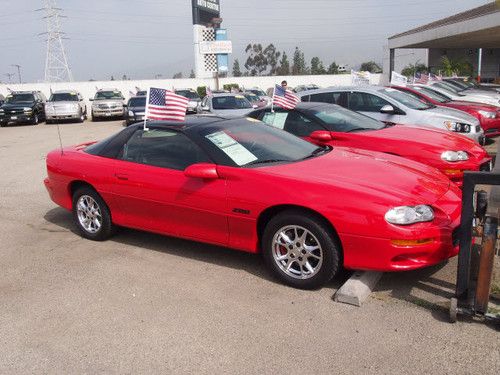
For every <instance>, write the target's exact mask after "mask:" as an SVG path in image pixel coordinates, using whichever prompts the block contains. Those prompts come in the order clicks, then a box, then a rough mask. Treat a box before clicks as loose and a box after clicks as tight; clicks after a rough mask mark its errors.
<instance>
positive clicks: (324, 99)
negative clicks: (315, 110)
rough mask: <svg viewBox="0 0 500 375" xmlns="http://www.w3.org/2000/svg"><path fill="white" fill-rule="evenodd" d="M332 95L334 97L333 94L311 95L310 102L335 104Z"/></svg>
mask: <svg viewBox="0 0 500 375" xmlns="http://www.w3.org/2000/svg"><path fill="white" fill-rule="evenodd" d="M333 95H334V93H333V92H322V93H319V94H313V95H311V102H320V103H330V104H335V98H334V96H333Z"/></svg>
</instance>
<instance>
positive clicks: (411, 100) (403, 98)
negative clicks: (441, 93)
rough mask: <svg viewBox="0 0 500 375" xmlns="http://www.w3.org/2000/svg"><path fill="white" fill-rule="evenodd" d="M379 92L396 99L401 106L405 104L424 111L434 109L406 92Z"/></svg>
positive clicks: (393, 90) (387, 90)
mask: <svg viewBox="0 0 500 375" xmlns="http://www.w3.org/2000/svg"><path fill="white" fill-rule="evenodd" d="M379 92H380V93H382V94H385V95H387V96H388V97H390V98H392V99H394V100H395V101H397V102H399V103H401V104H403V105H405V106H407V107H408V108H411V109H416V110H419V111H423V110H426V109H430V108H433V106H432V105H429V104H427V103H425V102H423V101H421V100H419V99H417V98H415V97H413V96H411V95H408V94H407V93H405V92H401V91H399V90H395V89H390V88H387V89H382V90H379Z"/></svg>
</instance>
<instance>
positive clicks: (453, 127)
mask: <svg viewBox="0 0 500 375" xmlns="http://www.w3.org/2000/svg"><path fill="white" fill-rule="evenodd" d="M444 126H446V129H448V130H450V131H452V132H457V133H470V129H471V128H470V125H469V124H461V123H459V122H453V121H445V122H444Z"/></svg>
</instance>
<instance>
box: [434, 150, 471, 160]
mask: <svg viewBox="0 0 500 375" xmlns="http://www.w3.org/2000/svg"><path fill="white" fill-rule="evenodd" d="M441 159H443V160H444V161H464V160H469V155H468V154H467V152H465V151H445V152H443V153H442V154H441Z"/></svg>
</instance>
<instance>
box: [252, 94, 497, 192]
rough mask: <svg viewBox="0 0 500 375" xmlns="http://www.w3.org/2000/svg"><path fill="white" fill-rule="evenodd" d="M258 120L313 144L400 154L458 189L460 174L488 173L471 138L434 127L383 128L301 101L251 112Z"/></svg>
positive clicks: (483, 153)
mask: <svg viewBox="0 0 500 375" xmlns="http://www.w3.org/2000/svg"><path fill="white" fill-rule="evenodd" d="M248 116H250V117H253V118H255V119H259V120H262V121H263V122H265V123H267V124H268V125H272V126H274V127H278V128H281V129H284V130H286V131H288V132H289V133H292V134H294V135H296V136H298V137H302V138H304V139H306V140H308V141H310V142H312V143H315V144H317V145H330V146H344V147H354V148H360V149H365V150H372V151H378V152H383V153H386V154H392V155H398V156H401V157H405V158H408V159H412V160H415V161H418V162H420V163H424V164H427V165H430V166H432V167H434V168H437V169H439V170H440V171H441V172H443V173H444V174H446V175H447V176H448V177H449V178H450V179H451V180H452V181H453V182H455V183H456V184H457V185H459V186H462V182H463V172H464V171H478V170H484V171H489V170H491V157H489V156H488V153H487V152H486V151H485V149H484V148H482V147H481V146H479V145H478V144H477V143H476V142H474V141H473V140H471V139H469V138H467V137H464V136H462V135H459V134H454V133H451V132H447V131H441V130H439V129H435V128H424V127H412V126H408V125H387V124H384V123H382V122H380V121H378V120H375V119H372V118H371V117H367V116H365V115H362V114H360V113H357V112H353V111H350V110H348V109H345V108H343V107H340V106H338V105H335V104H326V103H314V102H302V103H299V104H298V105H297V107H296V108H295V110H293V111H286V110H283V109H279V108H275V109H274V111H271V109H270V108H265V109H261V110H255V111H253V112H251V113H250V114H249V115H248Z"/></svg>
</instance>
